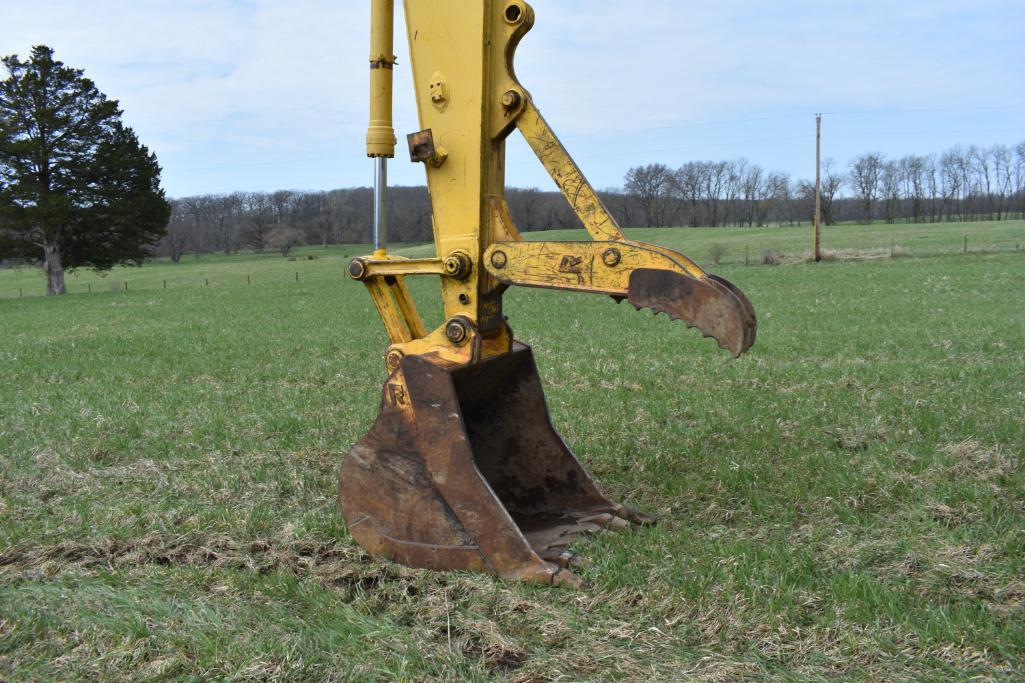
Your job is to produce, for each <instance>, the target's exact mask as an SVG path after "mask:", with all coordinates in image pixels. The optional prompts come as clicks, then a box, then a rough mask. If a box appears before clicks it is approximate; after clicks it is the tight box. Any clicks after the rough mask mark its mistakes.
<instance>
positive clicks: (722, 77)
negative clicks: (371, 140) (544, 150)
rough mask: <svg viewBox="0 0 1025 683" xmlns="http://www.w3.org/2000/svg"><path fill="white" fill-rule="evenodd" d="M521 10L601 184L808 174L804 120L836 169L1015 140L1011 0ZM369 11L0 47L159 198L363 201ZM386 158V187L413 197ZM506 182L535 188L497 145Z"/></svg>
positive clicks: (80, 12) (77, 21)
mask: <svg viewBox="0 0 1025 683" xmlns="http://www.w3.org/2000/svg"><path fill="white" fill-rule="evenodd" d="M412 1H415V0H412ZM466 1H467V2H470V1H472V0H466ZM396 4H397V5H401V3H396ZM531 4H532V6H533V7H534V11H535V15H536V19H535V24H534V28H533V30H531V32H530V33H529V34H527V36H526V37H525V38H524V39H523V41H522V42H521V44H520V46H519V48H518V50H517V56H516V73H517V76H518V78H519V80H520V82H521V83H522V84H523V85H524V86H525V87H526V88H527V89H528V90H529V91H530V92H531V94H532V96H533V98H534V101H535V103H536V104H537V105H538V108H539V109H540V110H541V111H542V112H543V113H544V114H545V117H546V118H547V119H548V121H549V123H550V124H551V125H552V127H553V128H554V129H555V131H556V132H557V134H558V135H559V136H560V138H561V139H562V140H563V143H564V144H565V145H566V147H567V148H568V149H569V151H570V154H571V155H572V156H573V157H574V158H575V159H576V160H577V162H578V164H579V165H580V166H581V168H582V169H583V171H584V173H585V174H586V175H587V176H588V178H589V179H590V180H591V182H592V184H593V185H595V186H596V187H598V188H612V187H619V186H621V185H622V182H623V176H624V174H625V173H626V171H627V169H629V168H630V167H631V166H637V165H641V164H648V163H654V162H660V163H664V164H667V165H669V166H672V167H677V166H680V165H682V164H683V163H685V162H687V161H693V160H710V159H715V160H718V159H735V158H741V157H743V158H746V159H748V160H749V161H750V162H752V163H756V164H759V165H761V166H763V167H764V168H766V169H770V170H780V171H786V172H788V173H790V174H791V175H792V176H794V177H795V178H812V177H814V172H815V168H814V163H815V119H814V114H815V113H816V112H822V113H823V124H822V148H823V157H831V158H833V159H835V161H836V163H837V165H838V166H841V167H845V166H846V165H847V163H848V162H849V161H850V159H852V158H853V157H854V156H855V155H857V154H859V153H862V152H867V151H877V152H882V153H883V154H885V155H887V156H889V157H897V156H901V155H904V154H909V153H918V154H925V153H931V152H939V151H943V150H945V149H947V148H949V147H951V146H953V145H956V144H962V145H969V144H977V145H985V146H988V145H992V144H996V143H1003V144H1016V143H1018V142H1021V141H1023V140H1025V34H1023V32H1022V27H1023V26H1025V2H1022V0H974V1H967V0H965V1H962V2H951V1H948V0H925V1H923V0H902V1H901V2H892V1H890V2H876V1H874V0H862V1H860V2H842V3H841V2H827V1H821V0H820V1H818V2H805V1H788V0H778V1H776V2H741V1H738V0H718V1H716V2H707V1H706V2H700V3H697V2H691V1H690V0H664V1H663V0H650V1H645V0H618V1H612V0H589V1H584V0H535V2H532V3H531ZM369 5H370V3H369V2H368V0H358V1H356V0H291V1H290V2H285V1H281V0H206V1H200V0H175V1H174V2H171V1H170V0H165V1H163V2H150V1H147V0H135V1H132V2H129V1H126V0H122V1H114V0H91V1H90V2H82V1H81V0H76V1H68V0H42V1H39V2H35V3H26V2H20V1H19V2H15V1H14V0H0V54H4V55H7V54H12V53H17V54H20V55H22V56H25V55H27V54H28V52H29V50H30V48H31V46H32V45H36V44H40V43H41V44H46V45H49V46H50V47H52V48H54V50H55V51H56V57H57V59H60V60H61V61H63V62H65V63H66V64H68V65H70V66H74V67H76V68H81V69H84V70H85V73H86V75H87V76H89V77H90V78H92V79H93V80H94V81H95V82H96V84H97V86H98V87H99V88H100V90H101V91H103V92H104V93H106V94H107V95H108V96H109V97H111V98H113V99H117V100H119V102H120V104H121V107H122V108H123V110H124V119H125V121H126V122H127V123H128V125H130V126H131V127H132V128H134V129H135V131H136V132H137V133H138V134H139V137H140V139H141V140H142V142H143V143H144V144H146V145H148V146H149V147H150V149H152V150H154V151H155V152H156V154H157V156H158V158H159V160H160V163H161V165H162V167H163V184H164V187H165V189H166V190H167V193H168V195H169V196H172V197H181V196H187V195H193V194H207V193H227V192H234V191H273V190H277V189H296V190H327V189H333V188H338V187H352V186H359V185H362V186H367V185H370V184H371V183H372V167H371V162H370V161H369V160H368V159H367V158H366V155H365V149H364V134H365V131H366V123H367V122H366V119H367V102H366V100H367V90H368V76H367V74H368V68H367V57H368V54H369V44H368V43H369V38H368V35H369ZM395 44H396V53H397V55H398V61H399V65H398V66H397V68H396V71H395V128H396V133H397V134H398V137H399V139H400V140H403V139H404V136H405V134H406V133H409V132H413V131H416V130H418V129H419V128H420V126H419V125H418V124H417V119H416V107H415V103H414V101H413V88H412V82H411V79H410V73H409V69H408V68H403V65H408V64H409V59H408V50H407V47H406V37H405V30H404V24H403V20H402V12H401V9H400V8H398V9H397V17H396V43H395ZM3 75H5V74H3ZM398 152H399V154H398V155H397V157H396V159H395V160H394V161H393V162H392V163H391V165H390V167H389V180H390V181H391V184H393V185H417V184H423V182H424V176H423V169H422V166H420V165H418V164H416V165H414V164H411V163H410V162H408V157H404V154H403V150H402V149H401V148H400V149H399V150H398ZM506 181H507V184H508V185H510V186H516V187H539V188H542V189H554V185H553V184H552V182H551V180H550V179H549V178H548V177H547V175H546V174H545V172H544V170H543V169H542V168H541V166H540V164H539V163H538V162H537V160H536V159H534V158H533V157H532V156H531V153H530V150H529V148H528V147H527V146H526V145H525V143H523V142H522V140H521V139H520V138H519V137H518V136H517V134H515V133H514V134H513V136H511V137H510V142H509V146H508V164H507V178H506Z"/></svg>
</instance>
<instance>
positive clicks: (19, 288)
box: [18, 287, 25, 299]
mask: <svg viewBox="0 0 1025 683" xmlns="http://www.w3.org/2000/svg"><path fill="white" fill-rule="evenodd" d="M18 298H19V299H24V298H25V295H24V294H23V293H22V291H21V287H18Z"/></svg>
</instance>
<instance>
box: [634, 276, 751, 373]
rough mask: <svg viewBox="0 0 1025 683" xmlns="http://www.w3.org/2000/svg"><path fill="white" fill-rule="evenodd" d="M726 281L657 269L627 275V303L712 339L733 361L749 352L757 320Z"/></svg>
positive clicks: (741, 296) (735, 289)
mask: <svg viewBox="0 0 1025 683" xmlns="http://www.w3.org/2000/svg"><path fill="white" fill-rule="evenodd" d="M737 292H739V290H738V289H737V288H736V287H735V286H734V285H732V284H731V283H730V282H728V281H727V280H724V279H723V278H720V277H713V276H709V277H707V278H704V279H697V278H692V277H688V276H686V275H681V274H680V273H674V272H672V271H668V270H661V269H658V268H639V269H637V270H635V271H633V272H632V273H630V286H629V289H628V290H627V300H628V301H629V302H630V303H632V304H633V305H634V306H635V307H636V308H650V309H651V310H653V311H655V312H656V313H665V314H667V315H668V316H669V317H670V318H672V319H674V320H682V321H683V322H684V323H686V324H687V326H688V327H695V328H697V329H698V331H700V332H701V334H703V335H704V336H706V337H712V338H713V339H715V340H716V341H717V342H719V346H721V347H722V348H724V349H726V350H727V351H729V352H730V353H732V354H733V356H734V358H736V357H739V356H740V354H742V353H744V352H745V351H747V350H748V349H749V348H751V345H752V344H754V341H755V330H756V327H757V320H756V319H755V317H754V309H753V308H751V304H750V302H748V301H747V297H744V295H743V294H740V295H739V297H738V295H737V294H736V293H737Z"/></svg>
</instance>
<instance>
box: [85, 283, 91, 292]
mask: <svg viewBox="0 0 1025 683" xmlns="http://www.w3.org/2000/svg"><path fill="white" fill-rule="evenodd" d="M85 286H86V287H88V288H89V293H90V294H92V293H93V283H91V282H87V283H86V285H85Z"/></svg>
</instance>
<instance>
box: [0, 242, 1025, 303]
mask: <svg viewBox="0 0 1025 683" xmlns="http://www.w3.org/2000/svg"><path fill="white" fill-rule="evenodd" d="M834 230H836V229H835V228H834ZM642 232H643V231H642ZM745 232H747V231H745ZM808 233H809V237H810V229H809V230H808ZM1018 233H1020V234H1018ZM661 234H665V235H668V237H669V239H665V240H662V241H663V242H664V243H665V246H668V247H671V248H674V249H679V250H681V251H683V252H684V253H686V254H687V255H689V256H690V257H692V258H694V259H695V260H696V261H697V262H698V263H700V264H703V265H705V266H718V265H733V266H764V265H781V264H790V263H797V262H803V261H810V260H811V258H812V256H811V240H810V238H809V239H807V240H802V239H799V238H797V236H795V235H794V233H793V232H791V231H787V234H773V231H771V230H767V231H765V233H763V234H758V235H752V234H750V233H749V232H748V234H736V231H735V230H733V229H726V228H723V229H717V230H716V231H715V232H714V233H712V232H703V233H702V234H701V235H700V236H699V237H694V236H693V231H691V230H689V229H680V230H679V231H678V232H677V231H673V232H668V233H667V232H662V233H661ZM529 236H530V237H537V238H540V239H545V234H544V233H543V232H542V233H529ZM638 237H639V239H642V240H643V239H644V237H645V236H644V235H643V234H641V235H639V236H638ZM674 237H675V238H678V239H674ZM832 237H833V239H831V236H829V235H827V236H826V237H825V238H824V240H823V246H822V255H823V260H824V261H827V262H829V261H858V260H877V259H886V258H890V259H894V258H903V257H936V256H965V257H973V256H981V255H986V254H999V253H1021V254H1023V255H1025V227H1023V228H1022V229H1021V230H1020V231H1015V232H1014V233H1011V234H1008V235H1001V236H994V235H986V236H981V237H980V236H977V235H976V236H973V235H971V234H967V233H966V234H960V235H956V234H951V235H948V236H944V239H937V238H936V236H934V235H933V236H928V237H921V236H914V235H902V234H901V233H900V232H897V233H891V235H890V236H889V237H888V238H886V239H865V238H864V236H860V237H857V238H853V239H843V238H842V233H841V232H837V233H835V234H834V235H833V236H832ZM244 258H245V257H240V259H239V260H238V261H235V262H232V261H231V260H224V261H221V262H220V263H219V264H217V265H211V264H206V263H204V264H200V263H185V262H184V261H183V262H182V263H180V264H175V265H172V264H169V263H160V264H155V265H152V266H146V265H144V266H143V267H141V268H123V269H115V270H114V271H112V272H109V273H104V274H97V273H93V272H92V271H73V272H69V273H66V277H65V287H66V289H67V292H68V293H69V294H99V293H111V292H121V293H125V292H129V293H131V292H138V291H150V292H152V291H158V290H172V289H183V288H186V289H202V288H206V289H223V288H237V287H255V286H270V285H276V286H284V285H290V284H291V285H296V284H298V285H302V284H304V283H306V284H316V283H324V284H334V285H338V284H341V283H344V282H346V281H348V279H349V278H348V276H347V274H346V272H345V269H344V264H345V263H346V262H347V258H345V257H344V256H343V255H341V254H339V255H336V256H335V257H333V258H330V259H318V260H316V261H314V260H310V261H305V260H300V262H301V263H302V264H303V266H304V268H301V269H296V268H294V267H293V268H288V267H287V266H286V265H285V264H283V263H281V262H271V263H270V264H268V263H266V262H254V265H256V266H257V267H256V268H253V269H252V270H250V271H246V270H244V269H243V268H240V266H243V264H244V261H243V260H242V259H244ZM197 261H198V259H197ZM290 265H293V266H294V264H290ZM218 266H222V267H218ZM155 270H156V271H159V272H158V273H156V274H154V275H150V273H152V272H153V271H155ZM45 295H46V279H45V277H44V275H43V273H42V270H41V269H40V268H39V267H38V266H30V265H19V266H11V267H7V268H0V299H26V298H33V297H39V296H45Z"/></svg>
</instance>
